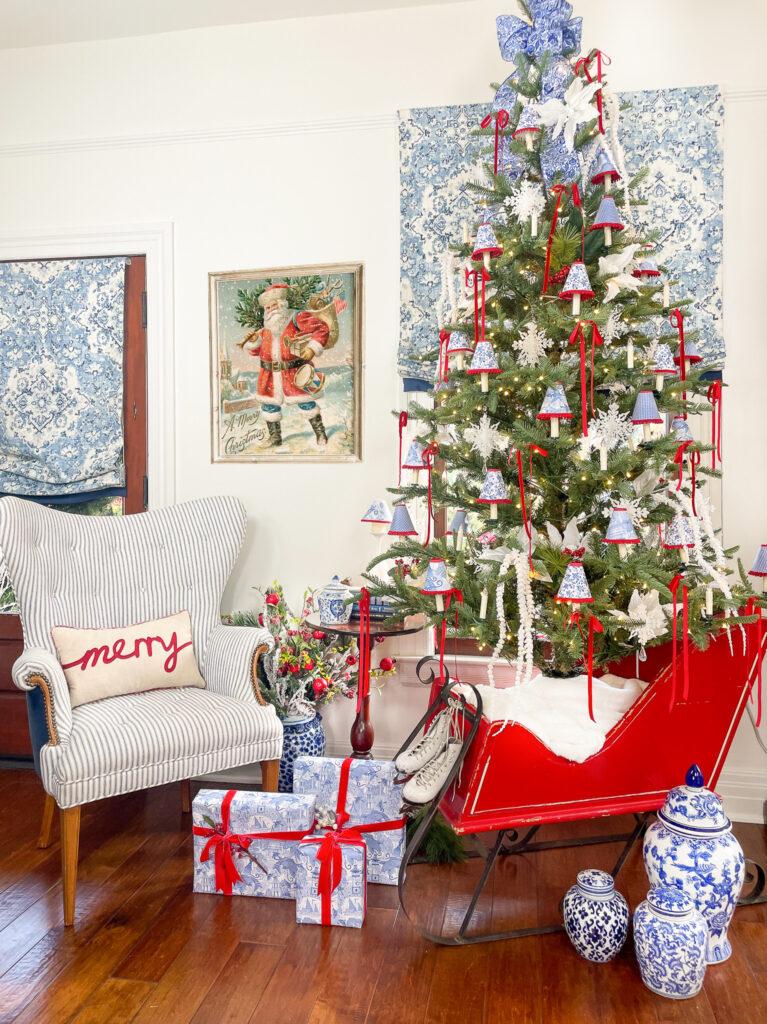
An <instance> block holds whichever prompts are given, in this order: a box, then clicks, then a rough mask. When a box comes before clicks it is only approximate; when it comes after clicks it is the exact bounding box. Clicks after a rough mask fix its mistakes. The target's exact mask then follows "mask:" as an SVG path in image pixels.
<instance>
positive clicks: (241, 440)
mask: <svg viewBox="0 0 767 1024" xmlns="http://www.w3.org/2000/svg"><path fill="white" fill-rule="evenodd" d="M208 297H209V317H210V380H211V393H210V397H211V460H212V461H213V462H214V463H237V462H239V463H246V462H359V461H360V460H361V459H362V399H363V396H362V379H363V373H362V368H363V338H362V330H363V264H362V263H324V264H314V265H309V266H293V267H267V268H264V269H261V270H233V271H224V272H213V273H210V274H208Z"/></svg>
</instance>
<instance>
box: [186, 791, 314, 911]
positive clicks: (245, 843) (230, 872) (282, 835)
mask: <svg viewBox="0 0 767 1024" xmlns="http://www.w3.org/2000/svg"><path fill="white" fill-rule="evenodd" d="M236 795H237V791H236V790H234V789H230V790H228V791H227V792H226V794H225V795H224V799H223V800H222V801H221V824H220V825H219V826H218V827H217V828H208V827H206V826H204V825H194V826H192V834H193V835H195V836H204V837H206V838H207V840H208V841H207V843H206V844H205V846H203V848H202V853H201V854H200V861H201V862H202V863H205V862H206V861H208V860H210V857H211V855H212V856H213V865H214V870H215V879H216V888H217V889H220V890H221V892H222V893H223V894H224V896H231V895H232V887H233V886H234V885H235V884H236V883H237V882H241V881H242V876H241V875H240V872H239V871H238V870H237V865H236V864H235V863H234V853H235V850H237V851H242V852H243V853H245V852H247V850H248V848H249V846H250V844H251V843H252V842H253V840H254V839H274V840H275V841H283V842H291V841H298V840H301V839H304V838H305V837H306V836H308V835H310V834H311V832H312V830H313V829H314V822H312V824H311V826H310V827H309V828H308V829H306V830H305V831H302V832H230V831H229V819H230V816H231V807H232V800H233V799H234V798H235V796H236ZM259 867H261V865H260V864H259ZM262 870H263V868H262Z"/></svg>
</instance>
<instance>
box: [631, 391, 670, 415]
mask: <svg viewBox="0 0 767 1024" xmlns="http://www.w3.org/2000/svg"><path fill="white" fill-rule="evenodd" d="M631 422H632V423H662V422H663V419H662V417H661V414H660V413H659V412H658V404H657V402H656V401H655V395H654V394H653V393H652V391H640V392H639V394H638V395H637V397H636V401H635V402H634V411H633V412H632V413H631Z"/></svg>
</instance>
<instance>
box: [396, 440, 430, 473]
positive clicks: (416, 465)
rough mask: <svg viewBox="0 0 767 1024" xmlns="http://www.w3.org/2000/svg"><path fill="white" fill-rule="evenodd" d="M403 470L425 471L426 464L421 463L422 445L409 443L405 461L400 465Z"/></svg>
mask: <svg viewBox="0 0 767 1024" xmlns="http://www.w3.org/2000/svg"><path fill="white" fill-rule="evenodd" d="M402 468H403V469H426V463H425V462H424V461H423V445H422V444H421V443H420V442H419V441H411V442H410V447H409V448H408V450H407V455H406V456H405V461H404V462H403V463H402Z"/></svg>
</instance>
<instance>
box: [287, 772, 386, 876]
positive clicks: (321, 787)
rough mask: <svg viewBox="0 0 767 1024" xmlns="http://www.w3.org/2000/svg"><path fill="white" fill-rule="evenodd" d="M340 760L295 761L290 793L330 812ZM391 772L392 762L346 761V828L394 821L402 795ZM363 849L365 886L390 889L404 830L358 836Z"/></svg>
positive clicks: (332, 807)
mask: <svg viewBox="0 0 767 1024" xmlns="http://www.w3.org/2000/svg"><path fill="white" fill-rule="evenodd" d="M343 762H344V759H343V758H341V757H299V758H296V763H295V767H294V769H293V791H294V792H295V793H314V794H315V795H316V799H317V807H320V808H323V809H324V808H331V809H332V810H333V811H335V808H336V800H337V799H338V783H339V780H340V777H341V765H342V764H343ZM396 776H397V769H396V768H395V767H394V762H393V761H375V760H372V761H363V760H354V761H352V764H351V768H350V772H349V788H348V792H347V796H346V812H347V814H348V815H349V821H347V822H346V826H345V827H346V828H354V827H355V826H357V825H371V824H375V823H376V822H380V821H395V820H398V819H399V818H401V817H402V815H401V814H400V807H401V804H402V790H401V787H400V786H395V785H394V780H395V778H396ZM363 838H364V840H365V844H366V845H367V851H368V858H367V873H368V881H369V882H376V883H378V884H380V885H396V884H397V876H398V875H399V866H400V862H401V861H402V855H403V853H404V852H405V826H404V824H403V825H402V826H401V827H400V828H394V829H387V830H385V831H382V832H368V833H365V835H364V836H363Z"/></svg>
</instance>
